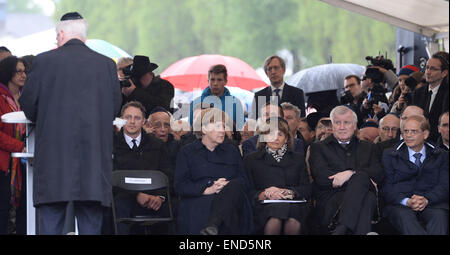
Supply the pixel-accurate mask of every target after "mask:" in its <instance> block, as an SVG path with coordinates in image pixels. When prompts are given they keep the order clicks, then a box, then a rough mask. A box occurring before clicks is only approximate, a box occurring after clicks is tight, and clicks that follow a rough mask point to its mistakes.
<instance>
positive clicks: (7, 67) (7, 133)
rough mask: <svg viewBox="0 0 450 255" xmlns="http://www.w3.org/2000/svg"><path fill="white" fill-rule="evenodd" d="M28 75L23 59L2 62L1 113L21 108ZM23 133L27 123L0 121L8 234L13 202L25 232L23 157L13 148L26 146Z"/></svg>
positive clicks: (1, 192) (0, 203) (1, 223)
mask: <svg viewBox="0 0 450 255" xmlns="http://www.w3.org/2000/svg"><path fill="white" fill-rule="evenodd" d="M25 79H26V73H25V65H24V63H23V61H21V60H20V59H18V58H17V57H15V56H10V57H7V58H5V59H3V60H2V61H1V62H0V116H2V115H3V114H6V113H10V112H16V111H20V105H19V103H18V99H19V96H20V92H21V90H22V87H23V85H24V84H25ZM24 133H25V126H24V124H7V123H3V122H0V234H8V219H9V210H10V208H11V206H13V207H14V208H15V209H16V210H17V211H16V228H17V230H16V231H17V232H16V233H17V234H25V233H26V224H25V222H26V215H25V202H24V194H25V192H24V190H23V188H22V187H24V185H23V181H24V180H23V179H24V178H22V165H21V163H20V158H12V157H11V153H12V152H20V151H22V150H23V148H24V144H23V142H22V141H21V140H22V136H23V134H24ZM21 196H23V197H22V199H21Z"/></svg>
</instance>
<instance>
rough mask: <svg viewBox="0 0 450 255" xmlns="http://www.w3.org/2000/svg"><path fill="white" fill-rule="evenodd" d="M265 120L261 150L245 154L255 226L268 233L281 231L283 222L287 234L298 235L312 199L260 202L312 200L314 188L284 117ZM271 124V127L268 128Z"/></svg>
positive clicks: (260, 142)
mask: <svg viewBox="0 0 450 255" xmlns="http://www.w3.org/2000/svg"><path fill="white" fill-rule="evenodd" d="M269 123H271V124H269ZM266 124H267V125H266V127H261V129H262V130H265V131H263V132H261V135H260V139H259V141H258V145H257V147H258V151H256V152H253V153H250V154H248V155H247V156H246V157H245V158H244V168H245V169H246V171H247V175H248V177H249V179H250V183H251V184H250V185H251V192H250V199H251V200H252V202H253V209H254V210H253V211H254V214H255V219H256V228H257V230H263V229H264V234H266V235H279V234H281V229H282V228H283V226H284V228H283V229H284V234H286V235H289V234H290V235H298V234H300V232H301V226H305V220H306V218H307V215H308V213H309V204H310V203H308V202H306V203H285V202H273V203H261V202H262V200H303V199H306V200H307V201H309V200H310V197H311V193H312V190H311V184H310V182H309V179H308V175H307V172H306V163H305V157H304V155H303V154H300V153H298V152H295V151H293V138H292V136H291V135H290V132H289V126H288V124H287V122H286V121H285V120H283V119H281V118H271V119H269V120H268V121H267V123H266ZM273 124H274V125H275V126H273ZM269 125H270V127H272V128H270V129H269V128H268V127H269ZM261 138H262V139H261ZM266 202H268V201H266Z"/></svg>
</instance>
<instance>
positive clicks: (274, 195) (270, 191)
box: [259, 186, 293, 200]
mask: <svg viewBox="0 0 450 255" xmlns="http://www.w3.org/2000/svg"><path fill="white" fill-rule="evenodd" d="M292 198H293V194H292V191H290V190H287V189H280V188H277V187H273V186H272V187H269V188H267V189H265V190H264V191H263V192H261V193H260V195H259V200H278V199H292Z"/></svg>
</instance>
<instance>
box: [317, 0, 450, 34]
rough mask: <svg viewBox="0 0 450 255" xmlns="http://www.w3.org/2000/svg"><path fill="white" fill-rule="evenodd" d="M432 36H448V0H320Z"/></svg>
mask: <svg viewBox="0 0 450 255" xmlns="http://www.w3.org/2000/svg"><path fill="white" fill-rule="evenodd" d="M321 1H323V2H326V3H328V4H330V5H333V6H336V7H340V8H343V9H346V10H349V11H352V12H356V13H359V14H361V15H364V16H367V17H371V18H373V19H376V20H379V21H383V22H386V23H388V24H391V25H394V26H396V27H399V28H403V29H406V30H409V31H412V32H415V33H418V34H422V35H425V36H429V37H431V38H432V39H442V38H448V30H449V3H448V0H376V1H374V0H321Z"/></svg>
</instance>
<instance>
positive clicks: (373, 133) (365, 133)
mask: <svg viewBox="0 0 450 255" xmlns="http://www.w3.org/2000/svg"><path fill="white" fill-rule="evenodd" d="M363 125H364V124H363ZM377 137H378V128H377V127H376V126H365V127H363V128H361V129H359V131H358V138H359V140H363V141H368V142H371V143H373V142H374V141H375V139H376V138H377Z"/></svg>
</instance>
